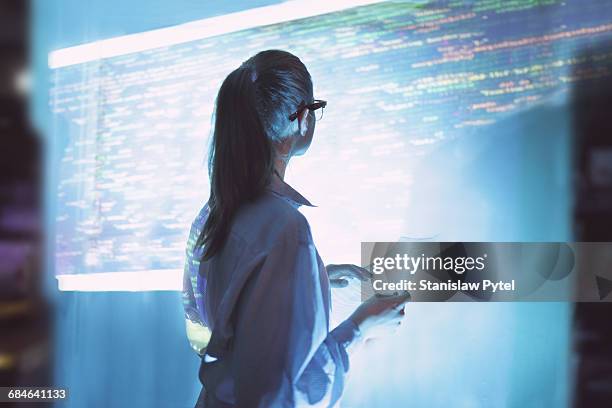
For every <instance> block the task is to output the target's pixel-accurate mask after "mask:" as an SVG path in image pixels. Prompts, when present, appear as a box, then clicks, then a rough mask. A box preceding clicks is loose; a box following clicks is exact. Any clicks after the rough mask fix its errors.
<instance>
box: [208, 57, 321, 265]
mask: <svg viewBox="0 0 612 408" xmlns="http://www.w3.org/2000/svg"><path fill="white" fill-rule="evenodd" d="M307 100H312V80H311V78H310V74H309V73H308V70H307V69H306V67H305V66H304V64H303V63H302V61H300V59H299V58H297V57H296V56H295V55H292V54H290V53H288V52H286V51H279V50H267V51H262V52H260V53H258V54H257V55H255V56H253V57H251V58H250V59H248V60H247V61H246V62H244V63H243V64H242V66H241V67H240V68H238V69H236V70H235V71H233V72H232V73H230V74H229V75H228V76H227V78H225V80H224V81H223V84H222V85H221V88H220V89H219V94H218V95H217V102H216V113H215V125H214V132H213V136H212V143H211V146H210V153H209V159H208V172H209V175H210V197H209V199H208V210H209V211H208V218H207V220H206V223H205V224H204V228H203V229H202V232H201V234H200V236H199V237H198V240H197V241H196V246H197V247H199V246H203V247H204V251H203V257H202V259H203V260H208V259H210V258H211V257H212V256H213V255H215V254H216V253H218V252H219V251H220V250H221V249H222V248H223V245H224V244H225V240H226V239H227V236H228V235H229V232H230V229H231V222H232V219H233V218H234V215H235V214H236V212H237V211H238V209H239V208H240V206H241V205H242V204H244V203H246V202H249V201H252V200H255V199H256V198H257V197H258V196H259V195H261V193H263V191H264V190H265V188H266V186H267V185H268V183H269V182H270V179H271V177H272V173H273V171H274V151H273V146H272V143H276V142H281V141H282V140H284V138H286V137H288V136H289V134H288V132H289V133H290V131H289V129H290V126H291V124H292V122H290V121H289V120H288V117H289V115H290V114H291V112H293V111H294V110H295V109H296V107H297V106H298V105H299V104H300V103H301V102H303V101H307Z"/></svg>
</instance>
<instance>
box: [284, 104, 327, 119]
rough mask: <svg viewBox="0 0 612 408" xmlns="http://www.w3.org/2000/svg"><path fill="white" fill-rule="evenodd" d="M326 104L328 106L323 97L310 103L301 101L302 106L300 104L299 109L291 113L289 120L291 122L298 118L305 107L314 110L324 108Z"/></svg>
mask: <svg viewBox="0 0 612 408" xmlns="http://www.w3.org/2000/svg"><path fill="white" fill-rule="evenodd" d="M326 106H327V101H324V100H322V99H314V100H313V101H312V103H309V104H305V103H304V101H302V102H301V103H300V106H298V108H297V110H296V111H295V112H293V113H292V114H291V115H289V120H290V121H291V122H293V121H294V120H296V119H297V117H298V116H299V114H300V113H302V112H303V111H304V109H308V110H309V111H311V112H314V111H316V110H317V109H324V108H325V107H326Z"/></svg>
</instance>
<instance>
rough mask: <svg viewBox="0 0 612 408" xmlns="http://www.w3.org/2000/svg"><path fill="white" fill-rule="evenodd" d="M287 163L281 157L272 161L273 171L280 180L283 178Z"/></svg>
mask: <svg viewBox="0 0 612 408" xmlns="http://www.w3.org/2000/svg"><path fill="white" fill-rule="evenodd" d="M287 163H288V161H285V160H282V159H277V160H275V161H274V173H276V175H277V176H278V177H280V179H281V180H284V179H285V170H286V169H287Z"/></svg>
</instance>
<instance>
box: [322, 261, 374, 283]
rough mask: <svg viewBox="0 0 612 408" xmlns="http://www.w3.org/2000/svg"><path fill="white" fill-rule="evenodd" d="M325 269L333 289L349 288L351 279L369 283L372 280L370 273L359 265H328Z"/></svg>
mask: <svg viewBox="0 0 612 408" xmlns="http://www.w3.org/2000/svg"><path fill="white" fill-rule="evenodd" d="M325 269H327V275H328V276H329V281H330V283H331V287H332V288H344V287H347V286H348V284H349V280H350V279H359V280H360V281H367V280H369V279H371V278H372V273H371V272H370V271H368V270H367V269H365V268H361V267H359V266H357V265H350V264H341V265H327V266H326V267H325Z"/></svg>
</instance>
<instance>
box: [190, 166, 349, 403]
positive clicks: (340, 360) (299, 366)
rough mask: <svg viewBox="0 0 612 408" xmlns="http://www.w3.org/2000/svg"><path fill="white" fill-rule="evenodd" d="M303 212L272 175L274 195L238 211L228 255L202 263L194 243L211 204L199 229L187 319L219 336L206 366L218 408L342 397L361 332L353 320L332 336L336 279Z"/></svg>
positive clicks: (298, 199) (194, 231)
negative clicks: (332, 285)
mask: <svg viewBox="0 0 612 408" xmlns="http://www.w3.org/2000/svg"><path fill="white" fill-rule="evenodd" d="M301 205H307V206H312V204H310V203H309V202H308V200H306V199H305V198H304V197H303V196H302V195H301V194H299V193H298V192H297V191H295V190H294V189H293V188H291V186H289V185H288V184H286V183H285V182H284V181H282V180H281V179H280V178H279V177H277V176H273V180H272V182H271V183H270V185H269V187H268V189H267V190H266V192H265V193H264V194H263V195H262V196H261V197H260V198H259V199H257V200H256V201H254V202H252V203H249V204H245V205H243V207H242V208H241V209H240V210H239V211H238V213H237V214H236V216H235V218H234V221H233V223H232V227H231V232H230V234H229V236H228V239H227V241H226V243H225V246H224V247H223V249H222V251H221V252H219V253H218V254H216V255H215V256H213V257H212V259H210V260H208V261H205V262H202V263H200V262H199V259H200V257H201V249H198V248H194V244H195V241H196V240H197V238H198V235H199V233H200V231H201V230H202V227H203V225H204V223H205V222H206V218H207V216H208V207H207V206H204V208H203V209H202V210H201V211H200V214H199V215H198V216H197V218H196V219H195V221H194V223H193V225H192V227H191V232H190V237H189V241H188V245H187V260H186V265H185V275H184V290H183V300H184V306H185V314H186V318H187V319H189V321H190V322H192V323H194V324H196V325H200V326H205V327H208V328H210V329H211V330H212V338H211V339H210V343H209V344H208V346H207V348H206V350H205V353H206V355H205V358H204V363H203V369H204V370H207V369H208V367H207V366H208V365H210V366H211V367H213V368H212V369H211V370H210V371H215V370H216V374H215V376H217V378H220V380H218V381H217V380H215V381H214V383H215V384H212V385H211V384H206V380H205V383H204V388H205V392H206V393H207V394H208V393H214V397H215V398H214V399H215V400H216V402H215V403H210V400H208V399H207V401H209V405H210V406H223V407H226V406H239V407H277V406H278V407H294V406H324V407H327V406H336V405H337V404H338V402H339V400H340V397H341V395H342V391H343V388H344V379H345V375H346V373H347V372H348V368H349V360H348V354H347V347H348V346H349V345H350V344H351V343H353V342H355V341H356V340H357V339H358V337H359V331H358V329H357V327H356V326H355V324H354V323H353V322H352V321H351V320H350V319H349V320H346V321H345V322H343V323H342V324H340V325H339V326H338V327H336V328H335V329H334V330H332V331H331V332H330V331H329V313H330V297H331V296H330V295H331V293H330V284H329V278H328V276H327V272H326V270H325V266H324V264H323V261H322V260H321V258H320V256H319V253H318V251H317V249H316V247H315V245H314V243H313V239H312V235H311V232H310V226H309V225H308V221H307V220H306V218H305V217H304V216H303V215H302V214H301V213H300V212H299V211H298V208H299V207H300V206H301ZM214 360H216V361H214ZM207 361H214V362H211V363H206V362H207ZM219 362H222V363H224V364H225V366H223V365H222V364H219ZM215 364H219V367H222V368H217V369H215V368H214V367H215V366H214V365H215ZM219 373H220V374H219ZM211 382H212V381H211ZM211 388H215V389H211ZM207 408H210V407H209V406H207Z"/></svg>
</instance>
